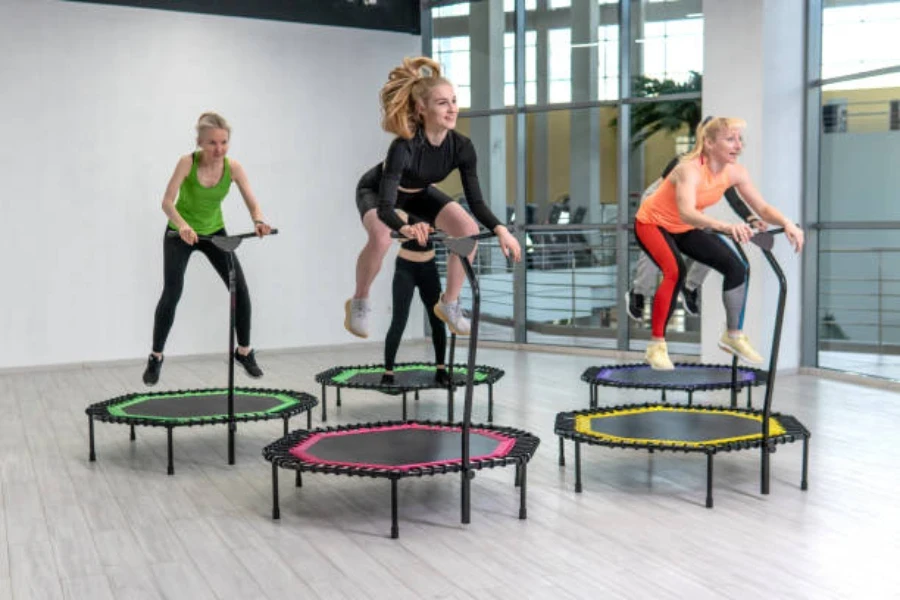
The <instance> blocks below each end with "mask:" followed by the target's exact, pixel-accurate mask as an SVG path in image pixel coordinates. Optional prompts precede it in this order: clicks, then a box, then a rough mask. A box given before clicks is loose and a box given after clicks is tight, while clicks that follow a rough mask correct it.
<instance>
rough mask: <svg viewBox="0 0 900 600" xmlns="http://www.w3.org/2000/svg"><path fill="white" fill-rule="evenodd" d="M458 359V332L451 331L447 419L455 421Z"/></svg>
mask: <svg viewBox="0 0 900 600" xmlns="http://www.w3.org/2000/svg"><path fill="white" fill-rule="evenodd" d="M454 360H456V334H455V333H453V332H452V331H451V332H450V360H449V361H448V362H447V375H448V376H449V378H450V385H449V386H448V387H447V421H448V422H450V423H452V422H453V412H454V411H453V394H454V393H455V392H456V386H455V384H454V382H453V361H454Z"/></svg>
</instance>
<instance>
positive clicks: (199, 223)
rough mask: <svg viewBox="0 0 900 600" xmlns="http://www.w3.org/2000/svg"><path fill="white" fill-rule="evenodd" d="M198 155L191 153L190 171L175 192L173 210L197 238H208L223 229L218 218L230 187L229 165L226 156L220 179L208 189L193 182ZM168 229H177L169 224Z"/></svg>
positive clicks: (195, 181)
mask: <svg viewBox="0 0 900 600" xmlns="http://www.w3.org/2000/svg"><path fill="white" fill-rule="evenodd" d="M199 154H200V153H199V152H195V153H194V160H193V164H191V172H190V173H188V175H187V177H185V178H184V181H182V182H181V189H180V190H179V192H178V200H176V201H175V208H176V209H177V210H178V214H180V215H181V218H182V219H184V220H185V221H186V222H187V224H188V225H190V226H191V227H192V228H193V230H194V231H196V232H197V234H198V235H209V234H211V233H215V232H216V231H218V230H220V229H222V228H223V227H225V219H224V218H223V217H222V201H223V200H224V199H225V196H227V195H228V190H229V189H230V188H231V165H230V164H228V157H227V156H226V157H225V166H224V167H223V169H222V178H221V179H219V182H218V183H217V184H216V185H214V186H212V187H204V186H203V185H201V184H200V180H199V179H197V161H198V158H199ZM169 227H170V228H172V229H178V228H177V227H176V226H175V224H174V223H172V222H171V221H169Z"/></svg>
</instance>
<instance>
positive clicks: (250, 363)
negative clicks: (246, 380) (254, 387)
mask: <svg viewBox="0 0 900 600" xmlns="http://www.w3.org/2000/svg"><path fill="white" fill-rule="evenodd" d="M234 360H236V361H237V362H239V363H241V366H243V367H244V370H245V371H247V375H249V376H250V377H252V378H253V379H259V378H260V377H262V376H263V372H262V369H260V368H259V365H258V364H256V353H255V352H254V351H253V350H251V351H250V352H249V353H248V354H247V355H246V356H244V355H243V354H241V353H240V352H238V351H237V350H235V351H234Z"/></svg>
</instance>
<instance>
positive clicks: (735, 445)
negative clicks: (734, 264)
mask: <svg viewBox="0 0 900 600" xmlns="http://www.w3.org/2000/svg"><path fill="white" fill-rule="evenodd" d="M779 233H784V228H777V229H771V230H768V231H765V232H761V233H757V234H755V235H754V236H753V237H751V238H750V241H751V242H753V243H754V244H755V245H756V246H758V247H759V248H760V250H762V253H763V256H764V257H765V259H766V262H767V263H768V264H769V267H770V268H771V269H772V271H773V273H774V274H775V276H776V278H777V280H778V304H777V308H776V312H775V323H774V327H773V332H772V350H771V353H770V355H769V368H768V371H765V376H766V377H765V379H766V393H765V401H764V403H763V409H762V411H761V413H760V411H754V409H753V408H751V407H749V406H748V407H747V408H746V409H739V408H737V406H736V403H737V390H736V389H735V387H732V394H731V407H727V409H723V410H728V411H731V412H735V411H738V412H743V413H746V414H761V415H762V426H761V430H762V431H761V435H762V437H761V438H760V439H758V440H748V441H744V442H729V443H728V444H724V445H723V446H722V447H721V448H716V447H715V446H714V445H713V446H712V447H713V448H715V450H714V451H711V450H710V449H709V448H708V447H706V446H701V447H675V446H672V445H670V446H666V445H660V444H626V443H619V442H606V443H604V441H603V440H599V439H597V438H592V439H590V440H589V439H586V438H590V437H591V436H584V434H577V435H578V436H582V437H583V438H585V439H582V437H577V436H576V433H575V432H574V421H573V425H572V430H571V431H570V429H569V427H568V424H567V423H566V422H565V419H566V418H567V415H573V414H591V413H592V412H593V413H594V414H597V409H596V408H593V407H592V409H589V410H587V411H580V412H576V413H559V414H558V415H557V421H556V427H555V433H556V434H557V435H558V436H559V464H560V466H564V465H565V454H564V448H563V440H564V439H571V440H572V441H573V442H575V468H576V474H575V479H576V490H575V491H576V492H580V491H581V444H582V443H589V444H593V445H600V446H608V447H614V448H625V447H632V448H647V449H648V450H649V451H650V452H651V453H652V452H653V451H654V450H676V451H684V452H691V451H695V452H696V451H701V452H705V453H706V456H707V497H706V506H707V508H712V475H713V470H712V469H713V458H712V457H713V455H714V454H715V452H716V451H719V450H726V451H734V450H744V449H749V448H759V449H760V494H763V495H767V494H768V493H769V487H770V479H771V472H770V467H771V465H770V454H771V453H772V452H774V451H775V447H776V445H777V444H778V443H786V442H794V441H796V440H797V439H802V440H803V466H802V471H803V474H802V477H801V482H800V489H801V490H803V491H806V490H807V489H808V482H807V472H808V463H809V438H810V437H811V435H812V434H811V433H810V431H809V430H808V429H807V428H806V427H804V426H803V425H802V424H801V423H800V422H799V421H798V420H797V419H795V418H794V417H792V416H789V415H781V414H779V415H778V419H779V421H780V422H781V423H782V425H783V426H784V427H785V429H786V430H787V431H788V433H786V434H783V435H777V436H773V435H771V432H770V431H769V419H770V418H771V417H772V416H773V413H772V397H773V392H774V390H775V372H776V369H777V366H778V354H779V351H780V348H781V331H782V327H783V325H784V307H785V303H786V301H787V279H786V277H785V275H784V271H783V270H782V269H781V266H780V265H779V264H778V261H777V260H776V259H775V256H774V255H773V254H772V247H773V246H774V243H775V242H774V240H775V235H776V234H779ZM732 245H733V247H734V248H735V249H736V250H737V252H738V253H739V254H740V255H741V258H742V260H743V262H744V264H745V265H747V269H748V272H747V274H748V276H749V261H748V260H747V254H746V253H745V252H744V250H743V249H742V248H741V245H740V244H737V243H733V244H732ZM731 364H732V381H733V382H736V375H735V373H736V368H737V357H736V356H735V357H733V358H732V363H731ZM760 373H762V371H760ZM582 379H584V375H582ZM748 385H749V384H748ZM592 387H593V386H592ZM619 387H633V386H619ZM750 387H752V386H750ZM748 390H749V387H748ZM748 399H749V396H748ZM591 400H592V401H593V403H594V404H595V405H596V394H595V393H592V397H591ZM640 406H648V405H640V404H638V405H620V406H617V407H614V409H615V410H627V409H629V408H635V407H640ZM666 406H668V407H673V406H674V405H666ZM712 408H713V407H704V408H703V410H711V409H712ZM603 412H606V409H600V413H601V414H602V413H603ZM560 419H563V421H560ZM788 434H790V435H789V437H785V436H786V435H788Z"/></svg>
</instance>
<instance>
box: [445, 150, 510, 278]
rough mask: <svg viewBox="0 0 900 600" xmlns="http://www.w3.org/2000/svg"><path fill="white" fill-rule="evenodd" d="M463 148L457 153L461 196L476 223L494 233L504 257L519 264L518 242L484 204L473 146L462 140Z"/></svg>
mask: <svg viewBox="0 0 900 600" xmlns="http://www.w3.org/2000/svg"><path fill="white" fill-rule="evenodd" d="M463 139H464V141H463V146H462V148H460V151H459V166H458V168H459V178H460V180H461V181H462V186H463V194H464V195H465V197H466V202H467V203H468V204H469V209H470V210H471V211H472V214H473V215H475V218H476V219H478V221H479V222H480V223H481V224H482V225H484V226H485V227H487V228H488V229H489V230H491V231H493V232H494V235H496V236H497V241H498V242H499V244H500V250H501V251H502V252H503V254H504V256H510V255H512V259H513V260H514V261H515V262H519V260H521V258H522V249H521V247H520V246H519V242H518V240H516V238H515V236H513V234H511V233H510V232H509V229H507V228H506V226H505V225H503V223H501V222H500V220H499V219H498V218H497V217H496V215H494V213H493V212H492V211H491V209H490V208H489V207H488V205H487V204H485V202H484V197H483V196H482V195H481V184H480V183H479V181H478V170H477V164H478V159H477V156H476V154H475V146H474V145H473V144H472V141H471V140H469V139H468V138H463Z"/></svg>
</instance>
